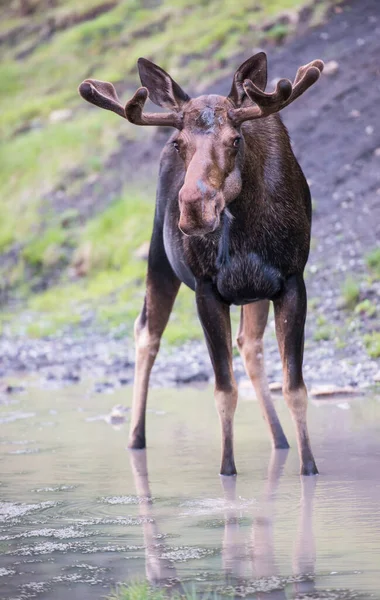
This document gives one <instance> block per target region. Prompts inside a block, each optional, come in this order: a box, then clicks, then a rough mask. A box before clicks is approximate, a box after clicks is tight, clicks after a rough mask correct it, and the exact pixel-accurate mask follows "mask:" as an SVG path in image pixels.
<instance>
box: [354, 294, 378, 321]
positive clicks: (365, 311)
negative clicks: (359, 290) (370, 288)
mask: <svg viewBox="0 0 380 600" xmlns="http://www.w3.org/2000/svg"><path fill="white" fill-rule="evenodd" d="M355 313H356V314H357V315H365V316H366V317H373V316H374V315H375V314H376V306H375V305H374V304H373V303H372V302H371V301H370V300H369V299H368V298H366V299H365V300H363V302H359V304H357V305H356V306H355Z"/></svg>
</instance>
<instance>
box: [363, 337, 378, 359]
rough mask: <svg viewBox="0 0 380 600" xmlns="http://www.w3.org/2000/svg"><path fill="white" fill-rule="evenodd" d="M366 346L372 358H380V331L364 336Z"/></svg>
mask: <svg viewBox="0 0 380 600" xmlns="http://www.w3.org/2000/svg"><path fill="white" fill-rule="evenodd" d="M364 345H365V347H366V349H367V352H368V354H369V355H370V357H371V358H380V331H373V332H372V333H367V334H366V335H365V336H364Z"/></svg>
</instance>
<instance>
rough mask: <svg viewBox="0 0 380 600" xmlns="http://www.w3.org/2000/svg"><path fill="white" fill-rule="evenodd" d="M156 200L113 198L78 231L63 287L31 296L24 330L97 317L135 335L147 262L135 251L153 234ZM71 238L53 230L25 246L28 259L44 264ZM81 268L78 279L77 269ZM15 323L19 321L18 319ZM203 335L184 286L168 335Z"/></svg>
mask: <svg viewBox="0 0 380 600" xmlns="http://www.w3.org/2000/svg"><path fill="white" fill-rule="evenodd" d="M153 213H154V203H153V202H152V200H151V199H148V198H147V197H145V196H143V195H141V193H139V192H137V191H136V192H130V191H129V192H128V193H126V194H125V195H123V196H122V197H121V198H120V199H118V200H117V201H115V202H113V203H112V204H111V205H110V206H109V207H108V209H106V210H105V211H104V212H103V213H102V214H99V215H98V216H96V217H94V218H93V219H91V220H90V221H88V223H87V224H86V225H85V226H84V227H83V229H82V231H80V232H77V233H76V235H77V242H76V243H77V247H76V250H75V252H74V255H73V259H72V265H71V267H70V268H68V269H67V274H66V275H64V280H63V281H62V282H61V284H60V285H59V286H56V287H52V288H50V289H48V290H46V291H44V292H42V293H39V294H35V295H33V296H32V297H31V298H30V299H29V303H28V307H29V310H30V311H31V314H32V315H33V322H32V323H31V324H30V325H29V324H28V325H26V326H25V323H23V322H21V324H20V327H21V333H22V331H24V330H25V327H26V332H27V333H28V334H29V335H32V336H34V337H36V336H42V337H43V336H45V335H53V334H54V333H59V332H60V331H62V329H64V328H65V327H66V326H67V327H70V326H72V325H79V324H81V323H85V322H86V321H87V319H88V315H89V314H90V315H94V317H92V318H94V319H95V321H94V323H95V325H98V326H99V327H102V328H106V329H116V328H120V327H122V331H125V333H126V334H131V333H132V330H133V322H134V320H135V318H136V317H137V315H138V314H139V312H140V310H141V308H142V305H143V301H144V295H145V277H146V270H147V262H146V260H142V259H141V258H139V256H138V255H136V250H138V249H139V248H140V246H141V245H142V244H144V243H145V242H146V241H148V240H149V238H150V232H151V229H152V224H153ZM67 241H68V232H67V230H65V229H60V228H52V229H50V230H47V231H46V232H45V234H44V235H42V236H41V237H40V238H38V239H37V238H36V240H35V241H34V242H33V243H32V244H29V245H28V246H27V251H25V253H26V254H25V259H26V260H28V262H29V263H31V264H33V265H37V266H41V267H42V266H44V265H45V264H46V260H47V257H50V256H51V255H57V254H58V255H59V248H60V247H61V246H60V244H65V243H67ZM75 269H82V271H81V274H82V276H81V277H77V278H75V279H74V280H72V279H70V277H71V278H72V277H73V271H75ZM15 323H16V320H15ZM201 336H202V330H201V326H200V324H199V321H198V317H197V314H196V306H195V297H194V293H193V292H192V291H191V290H189V289H187V288H186V287H185V286H182V287H181V289H180V292H179V294H178V297H177V299H176V302H175V305H174V309H173V311H172V314H171V317H170V321H169V324H168V327H167V329H166V331H165V334H164V339H166V341H167V342H168V343H169V344H179V343H182V342H184V341H186V340H189V339H197V338H200V337H201Z"/></svg>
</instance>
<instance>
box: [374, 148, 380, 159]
mask: <svg viewBox="0 0 380 600" xmlns="http://www.w3.org/2000/svg"><path fill="white" fill-rule="evenodd" d="M373 153H374V155H375V156H377V157H378V158H380V148H375V150H374V151H373Z"/></svg>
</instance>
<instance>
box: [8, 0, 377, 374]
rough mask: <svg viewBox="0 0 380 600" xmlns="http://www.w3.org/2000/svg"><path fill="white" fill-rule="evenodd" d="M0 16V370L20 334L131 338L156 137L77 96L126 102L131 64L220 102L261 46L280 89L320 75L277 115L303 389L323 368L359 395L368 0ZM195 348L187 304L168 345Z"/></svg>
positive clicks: (371, 63) (366, 266) (372, 194)
mask: <svg viewBox="0 0 380 600" xmlns="http://www.w3.org/2000/svg"><path fill="white" fill-rule="evenodd" d="M0 7H1V13H2V19H1V22H0V48H1V51H2V63H1V65H0V72H1V75H2V82H3V85H2V88H1V91H0V111H1V135H2V141H3V143H2V145H1V149H0V210H1V221H0V257H1V263H0V301H1V305H2V313H1V316H0V319H1V321H0V323H2V328H3V342H4V344H5V343H6V345H5V346H3V363H4V365H6V366H8V364H9V362H8V360H9V356H10V351H8V350H7V348H10V347H11V346H12V344H14V346H15V347H19V346H20V344H27V342H26V340H25V336H27V337H32V338H33V337H38V338H39V337H45V336H51V337H52V338H54V339H57V338H59V337H60V336H61V335H62V333H65V332H66V333H69V334H70V335H71V334H73V332H75V334H76V335H77V334H78V332H80V333H81V334H83V335H84V336H86V335H87V334H88V332H91V334H92V333H93V332H94V331H97V332H99V335H101V334H102V332H107V333H109V332H110V331H111V333H112V337H113V338H118V337H124V336H129V334H130V333H131V329H132V323H133V319H134V318H135V316H136V314H137V312H138V309H139V306H140V305H141V302H142V297H143V293H144V285H143V282H144V273H145V269H146V263H145V260H144V256H145V255H146V243H147V242H148V240H149V236H150V229H151V222H152V215H153V209H154V203H153V198H154V186H155V177H153V176H152V173H153V174H155V173H156V172H157V167H158V157H159V150H160V148H161V147H162V144H163V141H164V139H165V135H166V132H159V131H146V130H143V128H141V129H139V128H134V127H133V126H132V125H129V124H124V123H120V122H119V120H118V119H117V118H116V117H115V116H114V115H112V114H107V113H105V112H104V111H103V112H102V111H99V110H97V109H93V108H91V107H89V106H88V105H85V103H84V102H83V101H81V99H80V98H79V96H78V94H77V91H76V89H77V86H78V84H79V83H80V82H81V81H82V80H83V79H85V78H87V77H96V78H98V79H105V80H110V81H112V82H113V83H115V85H116V87H117V89H118V92H119V93H120V96H121V97H122V98H125V99H127V98H128V97H129V96H130V94H131V92H133V91H134V90H135V89H136V86H137V85H138V81H137V72H136V60H137V58H138V57H139V56H141V55H143V56H145V57H147V58H150V59H151V60H154V61H155V62H157V63H158V64H160V65H161V66H163V67H164V68H165V69H167V70H168V71H170V73H171V74H172V75H173V76H174V77H175V78H177V79H178V81H180V83H181V85H183V86H184V87H185V88H187V89H189V90H191V91H193V92H194V93H196V92H199V93H200V92H202V91H203V90H205V89H209V90H212V91H217V92H220V93H226V92H227V91H228V89H229V86H230V79H231V77H232V74H233V72H234V69H235V68H236V66H238V64H239V63H240V62H241V61H242V60H243V59H244V58H245V57H247V56H248V55H250V54H251V53H253V51H254V50H255V49H256V48H258V47H265V49H266V51H267V53H268V56H269V66H270V79H273V78H275V77H278V76H289V77H292V76H293V75H294V73H295V71H296V69H297V67H298V66H299V65H300V64H304V63H306V62H308V61H309V60H311V59H313V58H317V57H318V58H322V59H323V60H325V62H327V63H329V64H330V70H328V71H327V75H324V76H323V79H322V81H321V82H320V83H319V84H318V86H316V87H315V89H314V88H313V91H312V92H309V93H308V94H306V95H305V97H303V98H302V99H301V100H299V101H298V103H297V107H291V108H289V109H287V111H285V115H284V119H285V122H286V124H287V125H288V127H289V130H290V133H291V136H292V139H293V142H294V147H295V151H296V154H297V156H298V158H299V159H300V163H301V165H302V167H303V169H304V171H305V174H306V176H307V178H308V180H309V182H310V184H311V191H312V196H313V204H314V228H313V244H312V255H311V259H310V263H309V267H308V273H307V277H308V287H309V297H310V316H309V326H308V340H307V345H308V347H309V349H310V352H312V353H313V354H312V357H313V358H312V363H313V364H312V365H311V366H310V372H314V370H315V369H316V368H317V365H318V362H319V363H320V362H321V361H322V363H323V365H325V366H324V367H322V368H321V371H320V373H319V374H317V373H316V374H314V379H317V378H318V377H319V378H322V379H323V378H326V377H327V378H329V368H331V361H332V359H334V360H336V361H337V364H338V363H339V362H341V365H342V366H341V369H340V377H341V379H342V381H350V382H354V383H355V382H358V381H362V380H365V381H367V382H370V383H372V382H373V377H374V375H375V374H376V373H377V371H378V366H377V365H376V362H375V360H374V359H376V358H377V357H378V356H379V355H380V332H379V330H378V299H379V281H378V280H379V275H380V249H379V246H378V240H379V234H380V231H379V222H380V176H379V173H380V168H379V167H380V163H379V161H380V130H379V128H378V124H377V118H376V110H377V101H376V98H377V97H378V90H379V83H380V74H379V66H378V60H377V58H376V57H378V55H379V50H380V48H379V46H380V42H379V39H380V36H379V21H380V16H379V11H378V6H377V2H376V0H364V1H362V2H360V1H359V0H350V1H348V2H343V3H332V2H314V3H311V4H310V3H308V2H306V1H305V0H298V1H297V0H275V1H273V2H267V3H262V2H260V3H259V2H254V1H252V0H250V1H248V0H244V1H243V2H240V3H238V4H235V3H230V2H225V3H222V4H221V3H219V2H217V1H216V0H213V1H211V2H207V3H206V2H205V3H204V2H198V3H197V4H196V5H194V3H192V2H189V1H188V2H186V0H177V1H176V2H174V3H173V2H168V1H166V0H163V1H161V2H160V1H153V2H148V1H147V2H135V1H131V0H128V1H119V2H117V1H108V2H96V1H94V0H93V1H91V2H90V1H89V0H86V1H84V2H82V3H80V6H79V5H78V3H74V2H71V1H66V2H63V1H59V0H39V1H37V0H34V1H33V0H30V1H29V2H12V3H6V2H2V3H0ZM331 61H335V62H336V64H335V66H334V64H333V63H332V62H331ZM363 90H365V94H364V93H363ZM137 167H138V168H137ZM234 318H235V320H236V318H237V313H236V314H235V317H234ZM270 335H271V337H272V338H273V332H272V333H271V334H270ZM200 336H201V331H200V327H199V325H198V323H197V319H196V316H195V311H194V306H193V297H192V295H191V294H190V293H188V292H186V291H185V290H184V291H183V292H181V294H180V297H179V301H178V303H177V304H176V308H175V311H174V314H173V318H172V320H171V323H170V326H169V328H168V331H167V334H166V340H167V341H168V342H172V343H179V342H182V341H184V340H185V339H188V338H197V337H200ZM9 340H12V343H11V345H9V344H10V342H9ZM20 340H21V341H20ZM35 343H36V344H38V343H37V342H35ZM31 344H32V343H31ZM271 344H272V345H271V348H273V347H274V346H273V341H272V342H271ZM17 345H19V346H17ZM31 347H33V345H31ZM4 348H5V349H4ZM197 352H198V350H197ZM199 352H201V353H204V351H203V350H199ZM16 354H17V353H16ZM323 361H324V362H323ZM329 365H330V366H329ZM276 369H277V367H276ZM276 369H275V372H277V371H276Z"/></svg>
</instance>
